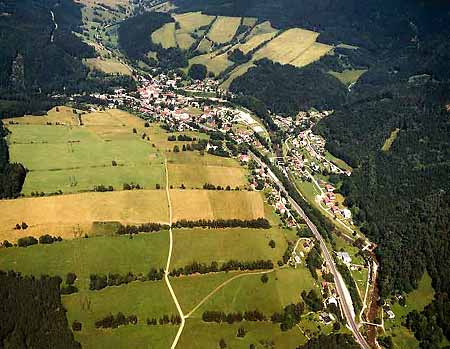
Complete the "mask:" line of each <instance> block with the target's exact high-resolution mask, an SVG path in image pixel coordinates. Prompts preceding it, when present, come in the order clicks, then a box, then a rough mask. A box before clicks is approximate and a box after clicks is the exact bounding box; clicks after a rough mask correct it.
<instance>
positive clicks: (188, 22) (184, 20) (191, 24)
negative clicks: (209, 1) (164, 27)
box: [172, 11, 215, 33]
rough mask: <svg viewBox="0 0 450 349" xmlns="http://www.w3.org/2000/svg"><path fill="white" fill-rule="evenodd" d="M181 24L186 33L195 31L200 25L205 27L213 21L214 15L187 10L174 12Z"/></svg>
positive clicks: (181, 29) (181, 28)
mask: <svg viewBox="0 0 450 349" xmlns="http://www.w3.org/2000/svg"><path fill="white" fill-rule="evenodd" d="M172 17H173V18H175V20H176V21H177V22H178V23H179V24H180V29H179V30H180V31H182V32H184V33H193V32H194V31H196V30H197V29H198V28H200V27H204V26H206V25H208V24H210V23H211V22H212V20H213V19H214V18H215V17H214V16H209V15H205V14H202V13H201V12H200V11H199V12H187V13H182V14H174V15H173V16H172Z"/></svg>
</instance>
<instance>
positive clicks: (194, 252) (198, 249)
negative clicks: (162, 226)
mask: <svg viewBox="0 0 450 349" xmlns="http://www.w3.org/2000/svg"><path fill="white" fill-rule="evenodd" d="M174 237H175V244H174V259H173V265H174V266H177V267H181V266H184V265H187V264H189V263H191V262H192V261H196V262H200V263H208V264H209V263H211V262H212V261H216V262H218V263H223V262H226V261H229V260H230V259H235V260H240V261H253V260H257V259H271V260H272V261H273V262H274V263H275V262H276V261H278V260H279V259H280V258H281V256H282V255H283V253H284V251H285V250H286V247H287V242H286V238H287V237H286V234H285V232H284V231H283V230H282V229H280V228H278V227H273V228H271V229H267V230H266V229H247V228H227V229H202V228H196V229H176V230H174ZM270 240H274V241H275V248H271V247H270V246H269V241H270ZM248 246H252V248H251V249H249V248H248Z"/></svg>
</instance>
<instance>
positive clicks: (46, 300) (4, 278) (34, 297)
mask: <svg viewBox="0 0 450 349" xmlns="http://www.w3.org/2000/svg"><path fill="white" fill-rule="evenodd" d="M60 284H61V279H60V278H59V277H48V276H42V277H41V278H35V277H32V276H31V277H29V276H26V277H24V276H21V275H20V274H16V273H15V272H7V273H6V272H3V271H0V298H1V300H2V306H1V307H0V319H2V321H1V326H0V347H1V348H23V347H24V343H26V344H27V345H26V347H28V348H68V349H71V348H73V349H75V348H81V345H80V344H79V343H78V342H76V341H75V340H74V337H73V333H72V331H71V330H70V328H69V325H68V323H67V319H66V310H65V309H64V307H63V305H62V303H61V294H60Z"/></svg>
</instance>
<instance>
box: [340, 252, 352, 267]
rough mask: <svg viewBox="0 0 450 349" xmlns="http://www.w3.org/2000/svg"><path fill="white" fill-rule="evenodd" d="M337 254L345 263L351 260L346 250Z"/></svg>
mask: <svg viewBox="0 0 450 349" xmlns="http://www.w3.org/2000/svg"><path fill="white" fill-rule="evenodd" d="M337 256H338V257H339V258H340V259H341V260H342V261H343V262H344V263H345V264H347V265H349V264H350V263H351V262H352V259H351V257H350V255H349V254H348V253H347V252H338V253H337Z"/></svg>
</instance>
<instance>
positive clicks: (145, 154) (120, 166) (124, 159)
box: [7, 107, 165, 195]
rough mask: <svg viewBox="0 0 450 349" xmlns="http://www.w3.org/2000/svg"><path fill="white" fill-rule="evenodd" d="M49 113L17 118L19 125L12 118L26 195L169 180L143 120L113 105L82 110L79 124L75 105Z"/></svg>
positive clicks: (13, 151)
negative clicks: (146, 135)
mask: <svg viewBox="0 0 450 349" xmlns="http://www.w3.org/2000/svg"><path fill="white" fill-rule="evenodd" d="M48 115H49V116H42V117H25V118H16V119H14V122H18V123H19V124H18V125H16V124H14V125H9V124H7V127H8V129H9V130H10V131H11V134H10V135H9V136H8V143H9V146H10V155H11V160H12V161H17V162H21V163H23V164H24V165H25V167H26V168H27V169H28V170H29V173H28V175H27V178H26V180H25V184H24V188H23V193H24V194H25V195H30V193H32V192H35V191H38V192H44V193H51V192H56V191H58V190H61V191H63V193H74V192H80V191H88V190H92V189H93V187H94V186H95V185H100V184H103V185H112V186H113V187H114V188H115V189H116V190H117V189H121V188H122V186H123V184H124V183H131V182H133V183H137V184H139V185H141V186H143V187H144V188H147V189H153V188H155V185H156V184H160V185H162V184H163V183H164V180H165V178H164V166H163V163H164V161H163V159H162V156H161V155H160V154H159V153H158V152H157V149H156V148H153V147H152V145H151V143H150V141H147V140H143V139H142V137H141V135H142V134H143V133H145V132H148V133H149V128H145V127H144V125H143V124H144V121H143V120H141V119H138V118H137V117H135V116H133V115H131V114H128V113H126V112H123V111H119V110H109V111H105V112H94V113H88V114H83V115H82V116H81V118H82V120H83V124H84V125H83V126H78V120H77V121H76V122H75V120H76V117H74V115H75V114H73V112H72V110H71V109H68V108H62V107H59V112H56V111H55V109H54V110H52V111H50V112H49V114H48ZM31 122H32V123H33V124H31ZM48 122H51V123H52V125H47V123H48ZM56 122H59V123H60V125H56ZM133 128H135V129H136V130H137V133H136V134H134V133H133V132H132V130H133ZM49 154H51V156H50V155H49ZM113 161H115V163H116V164H117V166H113Z"/></svg>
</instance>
